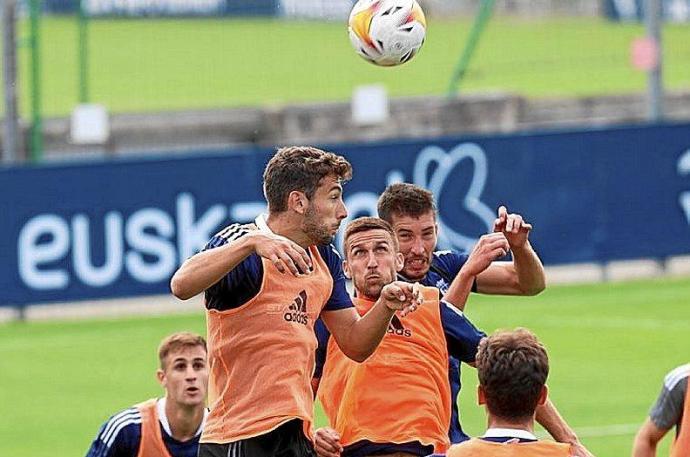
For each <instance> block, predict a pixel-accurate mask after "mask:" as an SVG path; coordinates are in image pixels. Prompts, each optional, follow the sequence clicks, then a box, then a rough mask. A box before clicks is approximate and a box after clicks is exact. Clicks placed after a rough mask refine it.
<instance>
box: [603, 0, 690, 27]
mask: <svg viewBox="0 0 690 457" xmlns="http://www.w3.org/2000/svg"><path fill="white" fill-rule="evenodd" d="M660 1H661V11H662V17H663V18H664V20H666V21H669V22H690V0H660ZM644 3H645V1H644V0H605V1H604V3H603V13H604V15H605V16H606V17H607V18H608V19H610V20H613V21H626V22H630V21H643V20H644V15H645V12H644Z"/></svg>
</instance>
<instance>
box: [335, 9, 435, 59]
mask: <svg viewBox="0 0 690 457" xmlns="http://www.w3.org/2000/svg"><path fill="white" fill-rule="evenodd" d="M348 30H349V33H350V41H351V42H352V46H353V47H354V48H355V51H357V54H359V55H360V56H362V57H363V58H364V59H366V60H368V61H369V62H371V63H374V64H376V65H382V66H393V65H399V64H401V63H405V62H407V61H408V60H410V59H411V58H412V57H414V56H415V54H417V51H419V48H421V47H422V44H424V37H425V36H426V19H425V18H424V12H423V11H422V8H421V7H420V6H419V4H418V3H417V2H416V0H359V1H358V2H357V3H356V4H355V6H354V7H353V8H352V12H351V13H350V19H349V20H348Z"/></svg>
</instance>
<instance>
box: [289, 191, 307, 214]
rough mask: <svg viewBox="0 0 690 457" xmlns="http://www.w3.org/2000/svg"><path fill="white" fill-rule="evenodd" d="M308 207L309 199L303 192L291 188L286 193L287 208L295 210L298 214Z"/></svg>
mask: <svg viewBox="0 0 690 457" xmlns="http://www.w3.org/2000/svg"><path fill="white" fill-rule="evenodd" d="M307 208H309V199H308V198H307V196H306V195H305V194H304V192H300V191H298V190H293V191H292V192H290V194H289V195H288V209H291V210H293V211H295V212H296V213H298V214H304V213H306V212H307Z"/></svg>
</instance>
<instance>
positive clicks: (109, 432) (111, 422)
mask: <svg viewBox="0 0 690 457" xmlns="http://www.w3.org/2000/svg"><path fill="white" fill-rule="evenodd" d="M141 421H142V416H141V412H140V411H139V409H138V408H137V407H135V406H132V407H131V408H127V409H125V410H123V411H120V412H118V413H116V414H113V415H112V416H111V417H110V419H108V421H107V422H106V423H105V424H104V425H103V427H102V428H101V432H100V433H99V439H100V440H101V441H103V442H104V443H105V444H106V445H108V447H110V445H111V444H112V443H113V442H114V441H115V440H116V439H118V438H122V437H123V436H125V435H127V436H139V435H140V434H141Z"/></svg>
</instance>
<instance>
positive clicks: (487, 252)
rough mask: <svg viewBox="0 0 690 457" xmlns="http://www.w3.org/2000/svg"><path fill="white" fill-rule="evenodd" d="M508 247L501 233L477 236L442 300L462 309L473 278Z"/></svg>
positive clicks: (499, 256)
mask: <svg viewBox="0 0 690 457" xmlns="http://www.w3.org/2000/svg"><path fill="white" fill-rule="evenodd" d="M508 249H510V247H509V245H508V240H506V237H505V235H503V233H500V232H498V233H491V234H488V235H484V236H482V237H481V238H479V240H478V241H477V244H475V245H474V249H472V252H471V253H470V255H469V257H468V258H467V261H466V262H465V263H464V265H463V266H462V268H461V269H460V271H459V272H458V274H457V275H456V276H455V278H453V282H451V284H450V286H449V287H448V290H447V291H446V293H445V294H444V300H446V301H447V302H449V303H451V304H452V305H453V306H455V307H456V308H458V309H460V310H464V309H465V303H466V302H467V297H469V295H470V292H472V285H473V284H474V281H475V278H476V277H477V276H478V275H479V274H480V273H482V272H483V271H485V270H486V269H487V268H489V267H490V266H491V264H492V262H493V261H494V260H496V259H499V258H501V257H503V256H504V255H506V254H507V253H508Z"/></svg>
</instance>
